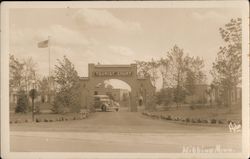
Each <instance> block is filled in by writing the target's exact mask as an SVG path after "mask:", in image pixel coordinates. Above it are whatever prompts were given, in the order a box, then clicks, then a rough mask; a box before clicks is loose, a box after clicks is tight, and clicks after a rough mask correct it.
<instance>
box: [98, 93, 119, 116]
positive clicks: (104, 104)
mask: <svg viewBox="0 0 250 159" xmlns="http://www.w3.org/2000/svg"><path fill="white" fill-rule="evenodd" d="M94 108H95V110H101V111H103V112H106V111H112V110H115V111H119V103H118V104H117V102H115V101H113V100H112V99H110V98H109V96H107V95H94Z"/></svg>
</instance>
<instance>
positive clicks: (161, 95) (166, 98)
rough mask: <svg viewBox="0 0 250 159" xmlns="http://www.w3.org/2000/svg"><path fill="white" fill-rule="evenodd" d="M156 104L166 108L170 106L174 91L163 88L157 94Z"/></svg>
mask: <svg viewBox="0 0 250 159" xmlns="http://www.w3.org/2000/svg"><path fill="white" fill-rule="evenodd" d="M156 99H157V101H156V103H157V104H159V105H161V104H163V105H164V106H168V105H169V103H171V102H172V101H173V89H171V88H162V89H161V90H160V91H159V92H157V93H156Z"/></svg>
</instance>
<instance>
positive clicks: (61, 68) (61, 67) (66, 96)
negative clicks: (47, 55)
mask: <svg viewBox="0 0 250 159" xmlns="http://www.w3.org/2000/svg"><path fill="white" fill-rule="evenodd" d="M57 61H58V65H55V81H56V83H57V85H58V87H57V91H56V94H55V100H54V104H53V108H52V111H53V112H55V113H65V112H68V111H71V112H79V111H80V109H81V107H80V96H79V94H80V81H79V76H78V73H77V71H76V70H75V68H74V65H73V64H72V63H71V61H70V60H69V59H68V58H67V57H66V56H64V57H63V60H62V61H60V60H57Z"/></svg>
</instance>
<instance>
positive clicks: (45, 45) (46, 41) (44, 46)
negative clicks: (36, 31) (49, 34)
mask: <svg viewBox="0 0 250 159" xmlns="http://www.w3.org/2000/svg"><path fill="white" fill-rule="evenodd" d="M37 46H38V48H46V47H48V46H49V40H45V41H41V42H39V43H38V44H37Z"/></svg>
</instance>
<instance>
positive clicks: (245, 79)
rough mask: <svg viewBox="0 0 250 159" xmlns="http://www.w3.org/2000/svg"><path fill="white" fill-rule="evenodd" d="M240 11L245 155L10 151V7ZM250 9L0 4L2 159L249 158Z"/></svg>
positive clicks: (204, 4) (208, 4)
mask: <svg viewBox="0 0 250 159" xmlns="http://www.w3.org/2000/svg"><path fill="white" fill-rule="evenodd" d="M66 7H70V8H240V9H241V10H242V21H243V24H242V27H243V28H242V31H243V36H242V39H243V40H242V43H243V44H242V50H243V51H242V52H243V55H242V88H243V89H242V97H243V98H242V106H243V108H242V120H243V135H242V136H243V137H242V148H243V151H242V153H227V154H220V153H216V154H193V153H78V152H77V153H74V152H70V153H65V152H60V153H49V152H39V153H38V152H10V151H9V150H10V149H9V146H10V145H9V95H8V94H9V93H8V92H9V88H8V86H9V67H8V63H9V57H8V50H9V37H8V33H9V10H10V9H11V8H66ZM248 14H249V8H248V2H247V1H199V2H198V1H181V2H180V1H155V2H153V1H134V2H132V1H119V2H117V1H112V2H111V1H96V2H94V1H92V2H86V1H83V2H3V3H2V5H1V31H2V34H1V42H2V43H1V46H2V47H1V145H2V146H1V148H2V150H1V152H2V154H1V157H3V158H4V159H5V158H20V159H21V158H25V159H29V158H30V159H31V158H41V159H42V158H62V159H63V158H167V157H168V158H223V159H225V158H232V159H235V158H242V159H243V158H247V157H249V36H248V35H249V19H248Z"/></svg>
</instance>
